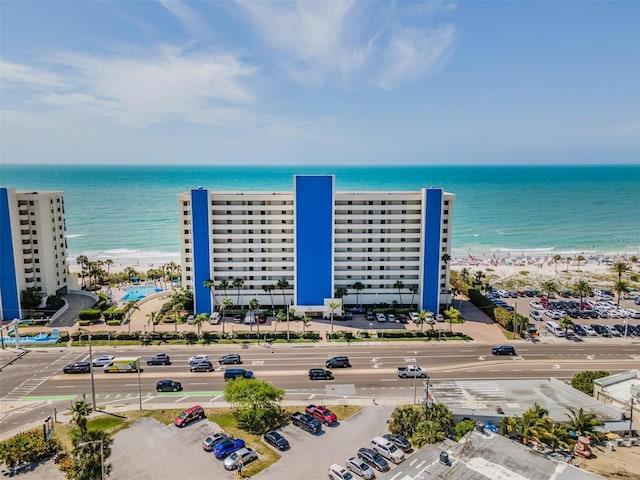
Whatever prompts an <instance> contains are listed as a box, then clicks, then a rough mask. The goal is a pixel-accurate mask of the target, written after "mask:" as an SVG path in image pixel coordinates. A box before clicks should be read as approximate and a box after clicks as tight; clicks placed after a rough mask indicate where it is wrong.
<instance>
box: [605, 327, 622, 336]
mask: <svg viewBox="0 0 640 480" xmlns="http://www.w3.org/2000/svg"><path fill="white" fill-rule="evenodd" d="M605 327H606V328H607V330H608V331H609V336H610V337H621V336H622V335H621V333H620V332H619V331H618V330H617V329H616V328H613V327H612V326H611V325H605Z"/></svg>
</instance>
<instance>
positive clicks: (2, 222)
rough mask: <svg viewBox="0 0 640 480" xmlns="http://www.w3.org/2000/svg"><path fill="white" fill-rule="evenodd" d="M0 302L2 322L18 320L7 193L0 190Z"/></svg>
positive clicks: (18, 305) (18, 306)
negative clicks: (0, 303) (0, 305)
mask: <svg viewBox="0 0 640 480" xmlns="http://www.w3.org/2000/svg"><path fill="white" fill-rule="evenodd" d="M0 301H2V318H3V320H13V319H14V318H20V295H19V293H18V284H17V278H16V262H15V257H14V252H13V237H12V236H11V216H10V213H9V192H8V191H7V189H6V188H0Z"/></svg>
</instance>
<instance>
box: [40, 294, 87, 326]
mask: <svg viewBox="0 0 640 480" xmlns="http://www.w3.org/2000/svg"><path fill="white" fill-rule="evenodd" d="M64 299H65V300H66V301H67V303H68V304H69V308H68V309H67V311H66V312H64V313H63V314H62V315H60V316H59V317H58V318H57V319H56V320H55V321H54V322H51V323H50V324H49V325H48V326H49V327H54V328H61V327H72V326H73V325H74V324H75V323H76V322H77V321H78V312H79V311H80V310H85V309H88V308H91V307H92V306H93V304H94V303H95V302H94V301H93V300H92V299H91V298H90V297H88V296H87V295H81V294H80V295H79V294H73V293H72V294H69V295H65V297H64Z"/></svg>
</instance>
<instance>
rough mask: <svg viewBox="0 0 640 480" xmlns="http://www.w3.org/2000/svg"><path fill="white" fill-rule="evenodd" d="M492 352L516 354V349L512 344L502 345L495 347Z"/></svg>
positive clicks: (495, 353)
mask: <svg viewBox="0 0 640 480" xmlns="http://www.w3.org/2000/svg"><path fill="white" fill-rule="evenodd" d="M491 353H492V354H493V355H515V354H516V349H515V348H513V347H512V346H511V345H500V346H499V347H493V348H492V349H491Z"/></svg>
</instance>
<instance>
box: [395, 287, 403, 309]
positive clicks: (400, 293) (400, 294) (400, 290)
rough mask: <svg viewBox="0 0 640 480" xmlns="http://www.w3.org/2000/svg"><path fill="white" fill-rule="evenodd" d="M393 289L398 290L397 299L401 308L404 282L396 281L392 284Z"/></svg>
mask: <svg viewBox="0 0 640 480" xmlns="http://www.w3.org/2000/svg"><path fill="white" fill-rule="evenodd" d="M393 288H397V289H398V298H399V299H400V308H402V289H403V288H404V282H403V281H402V280H396V282H395V283H394V284H393Z"/></svg>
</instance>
